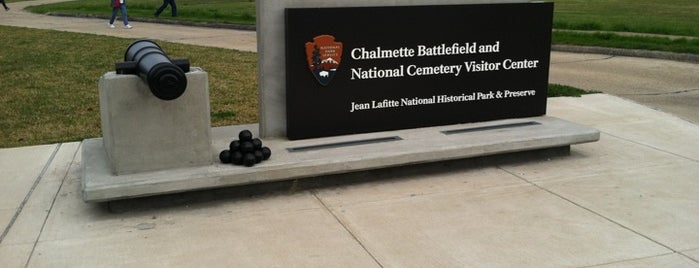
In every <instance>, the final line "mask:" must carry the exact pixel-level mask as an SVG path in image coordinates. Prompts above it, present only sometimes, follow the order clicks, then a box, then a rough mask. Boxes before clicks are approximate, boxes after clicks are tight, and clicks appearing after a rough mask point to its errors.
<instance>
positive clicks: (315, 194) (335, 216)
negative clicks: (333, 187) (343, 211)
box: [311, 190, 384, 267]
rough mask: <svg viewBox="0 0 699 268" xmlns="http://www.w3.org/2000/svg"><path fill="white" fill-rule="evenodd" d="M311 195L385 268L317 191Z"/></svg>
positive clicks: (313, 191)
mask: <svg viewBox="0 0 699 268" xmlns="http://www.w3.org/2000/svg"><path fill="white" fill-rule="evenodd" d="M311 194H312V195H313V197H315V199H316V200H318V202H320V204H321V205H322V206H323V208H324V209H325V211H327V212H328V213H330V215H332V216H333V218H335V220H336V221H337V222H338V223H339V224H340V225H341V226H342V228H344V229H345V231H346V232H347V233H348V234H349V235H350V236H352V239H354V241H356V242H357V243H358V244H359V246H360V247H362V249H364V252H366V253H367V254H369V256H370V257H371V259H372V260H374V262H375V263H376V264H377V265H378V266H379V267H384V266H383V265H382V264H381V262H379V260H378V259H377V258H376V256H374V254H372V253H371V251H369V249H368V248H366V246H364V243H362V241H359V238H358V237H357V236H355V235H354V233H352V231H351V230H350V229H349V228H348V227H347V225H345V223H344V222H342V221H341V220H340V218H339V217H337V215H335V213H334V212H333V211H332V210H330V208H329V207H328V205H326V204H325V202H323V200H322V199H320V197H318V194H317V193H316V191H315V190H312V191H311Z"/></svg>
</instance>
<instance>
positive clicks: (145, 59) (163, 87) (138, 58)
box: [116, 40, 189, 100]
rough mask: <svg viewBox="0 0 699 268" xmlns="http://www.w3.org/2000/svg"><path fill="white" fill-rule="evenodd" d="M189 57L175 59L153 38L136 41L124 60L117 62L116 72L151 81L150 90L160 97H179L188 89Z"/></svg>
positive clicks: (149, 83) (169, 98) (166, 98)
mask: <svg viewBox="0 0 699 268" xmlns="http://www.w3.org/2000/svg"><path fill="white" fill-rule="evenodd" d="M186 72H189V60H188V59H175V60H170V58H169V57H168V56H167V55H165V52H164V51H163V50H162V49H161V48H160V46H158V44H156V43H155V42H153V41H150V40H138V41H136V42H133V43H132V44H131V45H129V47H128V48H127V49H126V53H124V62H120V63H117V64H116V73H117V74H136V75H138V76H140V77H141V79H143V81H145V82H146V83H147V84H148V87H149V88H150V91H151V93H153V95H155V96H156V97H158V98H159V99H161V100H174V99H177V98H179V97H180V96H181V95H182V94H183V93H184V91H185V89H186V88H187V76H185V73H186Z"/></svg>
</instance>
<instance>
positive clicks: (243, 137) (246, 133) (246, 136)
mask: <svg viewBox="0 0 699 268" xmlns="http://www.w3.org/2000/svg"><path fill="white" fill-rule="evenodd" d="M238 138H239V139H240V141H251V140H252V132H250V130H247V129H246V130H243V131H241V132H240V133H238Z"/></svg>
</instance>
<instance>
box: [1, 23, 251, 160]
mask: <svg viewBox="0 0 699 268" xmlns="http://www.w3.org/2000/svg"><path fill="white" fill-rule="evenodd" d="M0 36H2V37H3V38H2V40H1V41H0V44H2V47H3V49H2V53H0V73H2V79H0V147H15V146H25V145H33V144H46V143H53V142H64V141H78V140H82V139H84V138H88V137H99V136H101V126H100V115H99V97H98V92H97V83H98V81H99V78H100V77H101V76H102V75H103V74H104V73H106V72H109V71H114V64H115V63H117V62H120V61H123V58H124V52H125V50H126V47H127V46H128V45H129V44H131V43H132V42H133V41H135V40H132V39H123V38H115V37H107V36H101V35H91V34H79V33H68V32H58V31H49V30H36V29H25V28H16V27H7V26H0ZM37 40H51V42H37ZM85 44H90V45H89V49H87V48H86V47H85ZM158 44H159V45H161V47H162V48H163V50H165V52H166V53H168V55H170V56H171V57H172V58H188V59H189V61H190V63H191V65H192V66H197V67H202V69H204V71H206V72H207V73H209V91H210V98H211V120H212V125H214V126H222V125H231V124H241V123H254V122H257V54H255V53H249V52H239V51H234V50H226V49H219V48H208V47H199V46H193V45H182V44H174V43H167V42H158ZM117 48H118V49H117Z"/></svg>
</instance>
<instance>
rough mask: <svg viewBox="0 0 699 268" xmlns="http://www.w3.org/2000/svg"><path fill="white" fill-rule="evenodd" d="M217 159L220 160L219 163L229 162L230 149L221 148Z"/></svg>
mask: <svg viewBox="0 0 699 268" xmlns="http://www.w3.org/2000/svg"><path fill="white" fill-rule="evenodd" d="M218 159H220V160H221V163H224V164H228V163H230V162H231V151H230V150H223V151H221V153H219V154H218Z"/></svg>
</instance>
